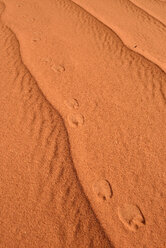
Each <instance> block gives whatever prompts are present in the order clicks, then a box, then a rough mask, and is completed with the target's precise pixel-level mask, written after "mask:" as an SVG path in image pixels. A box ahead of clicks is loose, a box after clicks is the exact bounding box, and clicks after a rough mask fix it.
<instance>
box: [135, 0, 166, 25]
mask: <svg viewBox="0 0 166 248" xmlns="http://www.w3.org/2000/svg"><path fill="white" fill-rule="evenodd" d="M130 2H132V3H134V4H135V5H137V6H138V7H140V8H141V9H143V10H145V11H146V12H147V13H148V14H150V15H152V16H153V17H155V18H156V19H158V20H159V21H160V22H162V23H163V24H165V25H166V14H165V13H166V1H165V0H164V1H161V0H151V1H148V0H130Z"/></svg>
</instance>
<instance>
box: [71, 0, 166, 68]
mask: <svg viewBox="0 0 166 248" xmlns="http://www.w3.org/2000/svg"><path fill="white" fill-rule="evenodd" d="M72 1H73V2H75V3H77V4H78V5H80V6H81V7H83V8H84V9H85V10H87V11H88V12H89V13H91V14H92V15H94V16H95V17H97V18H98V19H99V20H100V21H102V22H103V23H104V24H106V25H107V26H108V27H110V28H111V29H113V30H114V31H115V32H116V33H117V34H118V35H119V37H120V38H121V39H122V41H123V42H124V43H125V45H126V46H128V47H129V48H130V49H132V50H134V51H136V52H138V53H140V54H142V55H143V56H145V57H146V58H148V59H149V60H152V61H153V62H154V63H156V64H158V65H159V66H160V67H161V68H162V69H163V70H165V71H166V51H165V43H166V26H165V18H166V17H165V16H166V14H165V13H166V3H164V2H161V1H159V0H152V1H148V0H147V1H142V0H131V1H129V0H116V1H114V0H103V1H100V0H92V1H89V0H72Z"/></svg>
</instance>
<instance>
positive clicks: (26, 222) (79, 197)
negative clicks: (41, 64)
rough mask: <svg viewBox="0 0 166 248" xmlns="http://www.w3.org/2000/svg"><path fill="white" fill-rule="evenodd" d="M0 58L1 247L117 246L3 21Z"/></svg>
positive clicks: (54, 115) (57, 122) (62, 129)
mask: <svg viewBox="0 0 166 248" xmlns="http://www.w3.org/2000/svg"><path fill="white" fill-rule="evenodd" d="M2 7H3V8H4V5H1V4H0V9H3V8H2ZM0 56H1V64H0V76H1V91H0V96H1V100H0V101H1V104H0V112H1V117H0V118H1V119H0V123H1V124H0V134H1V143H0V149H1V153H0V160H1V164H0V167H1V169H0V170H1V175H0V177H1V178H0V180H1V191H0V194H1V202H0V209H1V211H0V220H1V227H0V234H1V240H0V246H1V247H8V248H10V247H23V246H24V247H34V248H35V247H36V248H39V247H48V248H49V247H59V248H60V247H63V248H64V247H71V248H73V247H82V248H85V247H94V248H95V247H98V248H101V247H102V246H104V247H113V246H112V245H111V243H110V241H109V240H108V238H107V237H106V235H105V233H104V231H103V229H102V227H101V226H100V224H99V222H98V220H97V218H96V216H95V215H94V213H93V211H92V209H91V206H90V204H89V202H88V200H87V199H86V196H85V194H84V192H83V189H82V187H81V185H80V183H79V180H78V177H77V174H76V171H75V169H74V165H73V162H72V158H71V154H70V144H69V140H68V134H67V132H66V129H65V126H64V123H63V120H62V118H61V116H60V115H59V113H58V112H57V111H56V110H55V109H54V108H53V107H52V105H51V104H50V103H49V102H48V101H47V99H46V98H45V96H44V95H43V93H42V92H41V90H40V89H39V88H38V85H37V82H36V80H35V79H34V77H33V76H32V75H31V74H30V72H29V71H28V69H27V68H26V67H25V65H24V63H23V62H22V59H21V56H20V52H19V42H18V40H17V38H16V36H15V34H14V33H13V32H12V31H11V30H10V29H9V28H8V27H6V26H4V25H3V24H2V23H1V22H0ZM16 220H17V221H16Z"/></svg>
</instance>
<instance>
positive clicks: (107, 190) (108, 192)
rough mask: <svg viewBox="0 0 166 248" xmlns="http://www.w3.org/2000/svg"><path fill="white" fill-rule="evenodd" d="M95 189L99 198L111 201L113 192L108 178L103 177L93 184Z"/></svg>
mask: <svg viewBox="0 0 166 248" xmlns="http://www.w3.org/2000/svg"><path fill="white" fill-rule="evenodd" d="M93 191H94V193H95V195H96V197H97V199H98V200H101V201H103V202H104V201H109V200H110V199H111V198H112V195H113V192H112V188H111V185H110V183H109V182H108V181H107V180H106V179H102V180H100V181H98V182H97V183H95V184H94V185H93Z"/></svg>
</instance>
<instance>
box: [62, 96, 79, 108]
mask: <svg viewBox="0 0 166 248" xmlns="http://www.w3.org/2000/svg"><path fill="white" fill-rule="evenodd" d="M64 104H65V105H66V107H67V108H68V109H78V108H79V103H78V101H77V99H75V98H72V99H69V100H65V101H64Z"/></svg>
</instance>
